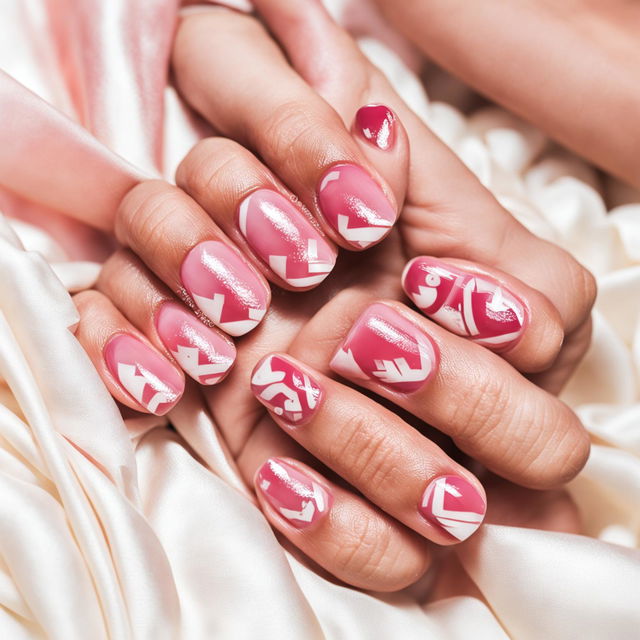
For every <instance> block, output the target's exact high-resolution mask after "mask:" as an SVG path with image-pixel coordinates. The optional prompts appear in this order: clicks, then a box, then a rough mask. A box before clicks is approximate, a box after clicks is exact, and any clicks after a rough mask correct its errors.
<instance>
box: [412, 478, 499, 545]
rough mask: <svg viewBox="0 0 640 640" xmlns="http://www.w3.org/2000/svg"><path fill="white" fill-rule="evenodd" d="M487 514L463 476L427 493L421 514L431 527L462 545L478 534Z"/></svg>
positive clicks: (437, 483)
mask: <svg viewBox="0 0 640 640" xmlns="http://www.w3.org/2000/svg"><path fill="white" fill-rule="evenodd" d="M486 510H487V506H486V503H485V501H484V499H483V497H482V495H480V493H479V492H478V490H477V489H476V488H475V487H474V486H473V485H472V484H471V483H470V482H469V481H468V480H465V479H464V478H461V477H460V476H453V475H450V476H442V477H440V478H436V479H435V480H433V481H432V482H431V483H430V484H429V486H428V487H427V488H426V489H425V492H424V494H423V496H422V500H421V501H420V504H419V505H418V511H419V512H420V513H421V514H422V516H423V517H424V518H425V519H426V520H427V521H428V522H430V523H431V524H433V525H435V526H437V527H439V528H440V529H442V530H443V531H445V532H446V533H448V534H449V535H450V536H452V537H453V538H455V539H456V540H459V541H460V542H462V541H463V540H466V539H467V538H469V536H471V535H472V534H473V533H475V532H476V531H477V529H478V527H480V525H481V524H482V521H483V520H484V516H485V513H486Z"/></svg>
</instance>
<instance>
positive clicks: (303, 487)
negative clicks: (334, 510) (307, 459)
mask: <svg viewBox="0 0 640 640" xmlns="http://www.w3.org/2000/svg"><path fill="white" fill-rule="evenodd" d="M255 483H256V486H257V487H258V489H259V490H260V492H261V493H262V495H263V496H264V497H265V498H266V499H267V501H268V502H269V504H270V505H271V506H272V507H273V508H274V509H275V510H276V511H277V512H278V513H279V514H280V515H281V516H282V517H283V518H284V519H285V520H287V521H288V522H289V523H290V524H292V525H293V526H294V527H296V528H298V529H304V528H305V527H308V526H309V525H312V524H313V523H314V522H317V521H318V520H319V519H320V518H322V516H324V515H325V514H326V513H327V512H328V511H329V509H330V508H331V505H332V503H333V496H332V495H331V494H330V493H329V492H328V491H327V490H326V489H325V488H324V487H322V486H320V485H319V484H318V483H317V482H316V481H315V480H314V479H313V478H311V477H310V476H308V475H307V474H306V473H302V471H299V470H298V469H296V468H295V467H292V466H291V465H290V464H287V463H286V462H285V461H284V460H280V459H279V458H269V459H268V460H267V461H266V462H265V463H264V464H263V465H262V466H261V467H260V469H259V470H258V473H257V474H256V480H255Z"/></svg>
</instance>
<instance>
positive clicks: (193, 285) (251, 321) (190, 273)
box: [180, 240, 270, 336]
mask: <svg viewBox="0 0 640 640" xmlns="http://www.w3.org/2000/svg"><path fill="white" fill-rule="evenodd" d="M180 278H181V280H182V284H183V286H184V288H185V289H186V290H187V292H188V293H189V295H190V296H191V297H192V298H193V301H194V302H195V303H196V304H197V305H198V308H199V309H200V311H202V313H204V315H205V316H207V318H209V319H210V320H211V321H212V322H213V323H214V324H215V325H217V326H218V327H220V328H221V329H222V330H223V331H226V332H227V333H228V334H230V335H232V336H241V335H244V334H245V333H248V332H249V331H251V330H252V329H253V328H255V327H256V326H257V325H258V324H259V322H260V321H261V320H262V318H263V317H264V314H265V313H266V312H267V307H268V306H269V300H270V292H269V289H268V287H267V286H266V285H265V284H264V283H263V282H262V280H261V279H260V277H259V276H258V274H257V273H256V272H255V271H254V270H253V269H252V268H251V267H250V266H249V265H248V264H247V263H246V262H245V261H244V260H243V259H242V258H241V257H240V255H239V254H238V253H237V252H236V251H234V250H233V249H232V248H231V247H229V246H228V245H226V244H225V243H223V242H219V241H217V240H207V241H206V242H201V243H200V244H198V245H196V246H195V247H193V249H191V251H189V253H188V254H187V256H186V258H185V259H184V262H183V263H182V268H181V270H180Z"/></svg>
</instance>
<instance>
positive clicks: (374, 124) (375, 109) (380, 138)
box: [355, 104, 396, 151]
mask: <svg viewBox="0 0 640 640" xmlns="http://www.w3.org/2000/svg"><path fill="white" fill-rule="evenodd" d="M355 122H356V130H357V131H358V132H359V133H360V135H362V137H363V138H364V139H365V140H367V141H368V142H370V143H371V144H373V145H375V146H376V147H378V148H379V149H382V150H383V151H388V150H389V149H391V148H392V147H393V145H394V144H395V141H396V117H395V115H394V114H393V111H391V109H389V108H388V107H385V106H384V105H383V104H367V105H365V106H364V107H360V109H358V112H357V113H356V120H355Z"/></svg>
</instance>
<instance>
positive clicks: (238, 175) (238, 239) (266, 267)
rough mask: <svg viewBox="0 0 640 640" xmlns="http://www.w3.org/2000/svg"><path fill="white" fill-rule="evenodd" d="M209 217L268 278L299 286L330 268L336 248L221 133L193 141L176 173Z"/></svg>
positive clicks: (282, 190)
mask: <svg viewBox="0 0 640 640" xmlns="http://www.w3.org/2000/svg"><path fill="white" fill-rule="evenodd" d="M176 182H177V184H178V186H180V187H181V188H183V189H184V190H185V191H186V192H187V193H189V194H190V195H191V196H192V197H193V198H194V199H195V200H196V201H197V202H198V203H199V204H200V205H201V206H202V207H203V209H205V210H206V212H207V213H208V214H209V216H210V217H211V219H212V220H213V221H214V222H215V223H216V224H217V225H218V226H219V227H220V228H221V229H222V230H223V231H224V232H225V233H226V234H227V236H228V237H229V238H231V239H232V240H233V241H234V242H235V243H236V245H237V246H239V247H240V248H241V249H242V250H243V253H244V254H245V255H253V256H255V257H256V258H257V265H258V267H259V268H260V269H261V270H262V272H263V273H264V274H265V276H266V277H267V278H269V279H270V280H271V281H272V282H275V283H276V284H278V285H280V286H282V287H284V288H287V289H297V290H304V289H309V288H310V287H314V286H316V285H318V284H320V283H321V282H322V281H323V280H324V279H325V278H326V277H327V276H328V275H329V273H330V271H331V270H332V269H333V267H334V265H335V262H336V250H335V248H334V246H333V243H331V242H330V241H329V240H328V239H327V238H326V237H325V236H324V234H323V233H322V232H321V231H320V230H319V229H318V228H317V223H316V222H315V221H314V220H313V218H312V217H311V215H310V214H309V212H308V211H306V210H305V209H303V208H302V207H301V206H300V205H299V203H298V202H297V197H296V196H294V195H293V194H291V193H290V192H288V191H287V190H286V189H285V188H284V186H282V184H280V183H279V181H278V180H276V179H275V178H274V177H273V175H272V174H271V173H270V172H269V171H268V170H267V169H266V168H265V167H264V166H263V165H262V164H260V163H259V162H258V161H257V160H256V159H255V158H254V157H253V156H252V155H251V153H249V152H248V151H247V150H246V149H244V148H242V147H241V146H240V145H238V144H237V143H235V142H232V141H231V140H227V139H225V138H209V139H206V140H203V141H201V142H200V143H199V144H197V145H196V146H195V147H194V148H193V149H192V150H191V151H190V152H189V153H188V154H187V156H186V157H185V159H184V160H183V161H182V163H181V164H180V166H179V167H178V170H177V173H176Z"/></svg>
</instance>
